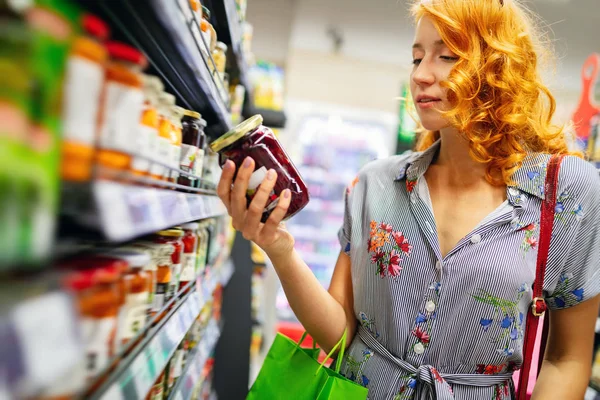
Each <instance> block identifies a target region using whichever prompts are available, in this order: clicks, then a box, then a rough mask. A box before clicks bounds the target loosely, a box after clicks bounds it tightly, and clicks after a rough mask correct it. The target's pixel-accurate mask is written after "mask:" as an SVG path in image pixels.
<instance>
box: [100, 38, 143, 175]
mask: <svg viewBox="0 0 600 400" xmlns="http://www.w3.org/2000/svg"><path fill="white" fill-rule="evenodd" d="M106 48H107V50H108V54H109V55H110V61H109V62H108V64H107V67H106V88H105V92H104V104H103V108H102V114H103V118H102V123H101V128H100V135H99V138H98V147H99V150H98V153H97V156H96V157H97V161H98V163H99V164H100V165H101V166H102V167H106V168H107V171H106V173H107V174H111V175H112V174H114V173H115V172H119V171H122V170H127V169H129V168H130V167H131V154H133V153H135V152H136V151H137V149H135V148H134V143H135V138H136V136H137V132H138V130H139V124H140V116H141V115H142V108H143V104H144V92H143V90H142V89H143V80H142V70H143V69H144V67H145V66H146V58H145V57H144V55H143V54H142V53H141V52H140V51H138V50H137V49H135V48H133V47H131V46H129V45H126V44H124V43H120V42H107V43H106Z"/></svg>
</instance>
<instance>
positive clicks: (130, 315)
mask: <svg viewBox="0 0 600 400" xmlns="http://www.w3.org/2000/svg"><path fill="white" fill-rule="evenodd" d="M124 307H125V318H124V320H123V330H122V337H121V339H126V340H128V339H131V338H133V337H134V336H135V335H136V334H137V333H138V332H139V331H140V330H142V329H143V328H144V326H145V325H146V315H147V311H148V292H142V293H135V294H128V295H127V296H125V306H124Z"/></svg>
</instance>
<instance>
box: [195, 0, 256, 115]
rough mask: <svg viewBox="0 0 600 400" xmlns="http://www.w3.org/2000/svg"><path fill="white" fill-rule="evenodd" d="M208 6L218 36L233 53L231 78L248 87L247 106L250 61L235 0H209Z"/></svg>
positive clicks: (248, 94)
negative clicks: (244, 46)
mask: <svg viewBox="0 0 600 400" xmlns="http://www.w3.org/2000/svg"><path fill="white" fill-rule="evenodd" d="M206 4H207V5H208V8H209V9H210V10H212V13H213V18H212V21H213V22H214V28H215V30H216V31H217V37H218V38H219V40H220V41H221V42H223V43H225V44H226V45H227V46H229V48H230V49H231V52H229V54H231V55H233V62H232V63H230V65H231V66H232V67H233V69H232V70H231V74H230V78H231V79H232V81H233V80H235V79H236V78H237V79H238V80H239V82H240V84H241V85H242V86H244V87H245V88H246V93H247V96H246V106H247V105H249V102H250V101H251V99H252V95H251V93H250V92H251V90H252V89H251V87H250V77H249V71H248V63H247V61H246V56H245V53H244V49H243V47H242V33H243V32H242V25H241V23H240V19H239V15H238V12H237V9H236V5H235V0H223V1H220V0H208V2H206Z"/></svg>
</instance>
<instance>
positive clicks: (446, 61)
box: [410, 17, 458, 131]
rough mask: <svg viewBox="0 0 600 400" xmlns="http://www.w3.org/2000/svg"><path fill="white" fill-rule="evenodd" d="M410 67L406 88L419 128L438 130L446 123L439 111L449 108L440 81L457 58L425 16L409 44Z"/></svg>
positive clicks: (444, 78)
mask: <svg viewBox="0 0 600 400" xmlns="http://www.w3.org/2000/svg"><path fill="white" fill-rule="evenodd" d="M412 53H413V69H412V72H411V74H410V78H411V79H410V90H411V93H412V97H413V101H414V103H415V107H416V108H417V113H418V114H419V118H420V119H421V123H422V124H423V127H424V128H425V129H427V130H429V131H439V130H442V129H444V128H447V127H448V126H449V124H448V121H447V120H446V119H445V118H444V117H443V116H442V115H441V113H440V111H445V110H448V109H449V108H450V105H449V104H448V98H447V97H446V89H444V88H442V87H441V85H440V83H441V82H442V81H444V80H446V79H448V75H449V74H450V71H451V70H452V67H453V66H454V63H455V62H456V61H457V60H458V57H457V56H456V55H455V54H454V53H452V52H451V51H450V50H449V49H448V47H447V46H446V45H445V44H444V42H443V41H442V38H441V37H440V34H439V33H438V31H437V29H436V28H435V25H434V24H433V22H432V21H431V19H429V18H428V17H423V18H421V20H419V22H418V24H417V28H416V32H415V42H414V45H413V50H412Z"/></svg>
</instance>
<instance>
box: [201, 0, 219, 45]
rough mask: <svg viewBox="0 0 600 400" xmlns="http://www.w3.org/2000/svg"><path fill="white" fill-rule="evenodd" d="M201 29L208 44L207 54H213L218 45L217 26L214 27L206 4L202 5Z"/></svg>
mask: <svg viewBox="0 0 600 400" xmlns="http://www.w3.org/2000/svg"><path fill="white" fill-rule="evenodd" d="M200 29H201V30H202V36H203V37H204V43H205V44H206V45H207V46H208V52H207V54H212V52H213V51H214V50H215V47H216V46H217V31H215V28H213V26H212V25H211V23H210V10H209V9H208V8H206V7H205V6H202V22H201V25H200ZM201 47H202V46H201Z"/></svg>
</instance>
